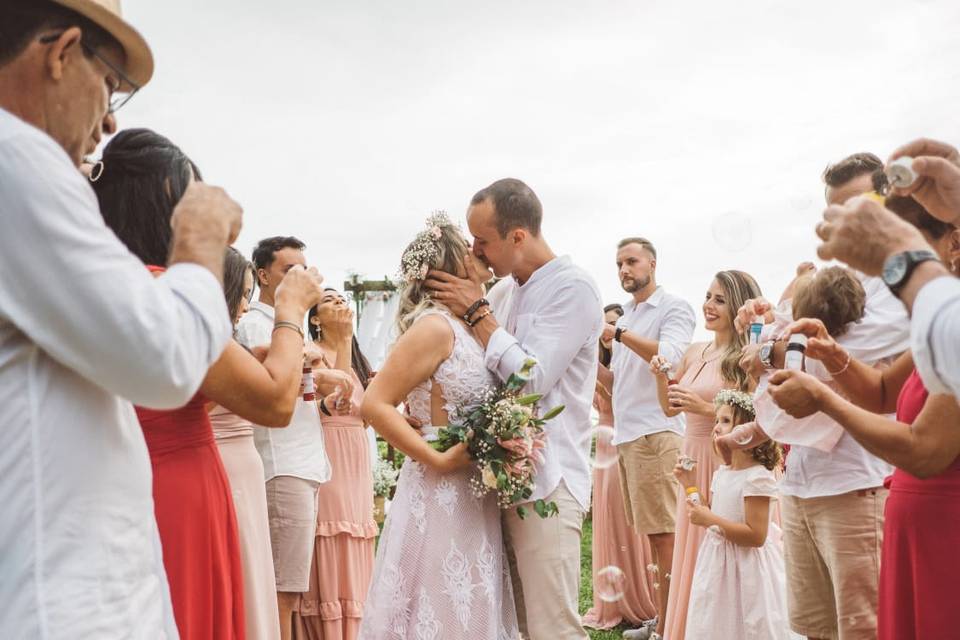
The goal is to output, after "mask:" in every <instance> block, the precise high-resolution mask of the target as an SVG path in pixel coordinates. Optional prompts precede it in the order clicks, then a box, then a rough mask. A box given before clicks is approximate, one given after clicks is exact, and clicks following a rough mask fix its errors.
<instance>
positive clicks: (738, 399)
mask: <svg viewBox="0 0 960 640" xmlns="http://www.w3.org/2000/svg"><path fill="white" fill-rule="evenodd" d="M713 405H714V406H715V407H719V406H722V405H730V406H732V407H736V408H738V409H740V410H742V411H744V412H746V413H749V414H750V415H751V416H755V415H757V410H756V409H754V408H753V398H751V397H750V394H749V393H744V392H743V391H736V390H735V389H721V390H720V392H719V393H717V395H716V396H715V397H714V398H713Z"/></svg>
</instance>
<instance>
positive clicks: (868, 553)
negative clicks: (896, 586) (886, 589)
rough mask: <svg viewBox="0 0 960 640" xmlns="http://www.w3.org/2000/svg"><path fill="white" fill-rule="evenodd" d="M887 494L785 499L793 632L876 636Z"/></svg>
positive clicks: (856, 638)
mask: <svg viewBox="0 0 960 640" xmlns="http://www.w3.org/2000/svg"><path fill="white" fill-rule="evenodd" d="M886 500H887V490H886V489H882V488H877V489H867V490H862V491H852V492H850V493H844V494H841V495H838V496H824V497H822V498H797V497H795V496H782V497H781V507H780V509H781V511H780V515H781V519H782V524H783V555H784V559H785V561H786V565H787V566H788V567H790V570H789V571H787V609H788V610H789V613H790V628H792V629H793V630H794V631H795V632H796V633H799V634H801V635H804V636H812V637H814V638H839V639H840V640H861V639H863V640H866V639H867V638H870V639H871V640H872V639H874V638H876V637H877V587H878V584H879V580H880V550H881V547H882V546H883V506H884V503H885V502H886Z"/></svg>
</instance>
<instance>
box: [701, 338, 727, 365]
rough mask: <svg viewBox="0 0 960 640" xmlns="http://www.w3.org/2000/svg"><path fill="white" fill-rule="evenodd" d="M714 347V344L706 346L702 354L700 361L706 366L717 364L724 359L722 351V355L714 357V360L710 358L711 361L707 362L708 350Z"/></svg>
mask: <svg viewBox="0 0 960 640" xmlns="http://www.w3.org/2000/svg"><path fill="white" fill-rule="evenodd" d="M712 346H714V344H713V343H712V342H708V343H707V344H706V346H704V347H703V351H702V352H700V360H702V361H703V363H704V364H709V363H711V362H716V361H717V360H719V359H720V358H722V357H723V352H722V351H721V352H720V355H717V356H714V357H713V358H710V359H709V360H707V349H709V348H710V347H712ZM717 351H720V349H719V348H718V349H717Z"/></svg>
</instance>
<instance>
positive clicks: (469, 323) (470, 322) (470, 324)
mask: <svg viewBox="0 0 960 640" xmlns="http://www.w3.org/2000/svg"><path fill="white" fill-rule="evenodd" d="M491 313H493V312H492V311H490V309H484V311H483V313H481V314H480V315H478V316H477V317H476V318H474V319H473V320H467V326H468V327H475V326H477V323H478V322H480V321H481V320H483V319H484V318H486V317H487V316H488V315H490V314H491Z"/></svg>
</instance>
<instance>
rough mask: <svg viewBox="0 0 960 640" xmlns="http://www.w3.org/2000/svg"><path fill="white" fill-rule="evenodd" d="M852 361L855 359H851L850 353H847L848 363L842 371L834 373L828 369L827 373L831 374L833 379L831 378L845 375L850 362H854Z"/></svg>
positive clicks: (841, 368)
mask: <svg viewBox="0 0 960 640" xmlns="http://www.w3.org/2000/svg"><path fill="white" fill-rule="evenodd" d="M852 359H853V358H852V357H851V355H850V352H849V351H847V363H846V364H845V365H843V366H842V367H840V371H836V372H834V371H830V369H827V373H829V374H830V377H831V378H833V377H834V376H838V375H840V374H841V373H843V372H844V371H846V370H847V367H849V366H850V360H852Z"/></svg>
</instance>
